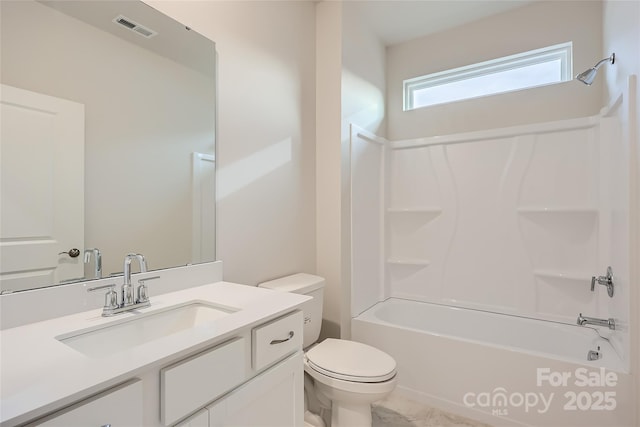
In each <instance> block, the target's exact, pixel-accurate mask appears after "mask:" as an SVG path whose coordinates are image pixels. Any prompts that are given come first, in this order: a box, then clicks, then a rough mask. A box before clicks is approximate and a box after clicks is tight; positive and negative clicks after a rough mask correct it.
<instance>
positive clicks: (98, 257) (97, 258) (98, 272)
mask: <svg viewBox="0 0 640 427" xmlns="http://www.w3.org/2000/svg"><path fill="white" fill-rule="evenodd" d="M92 254H93V260H94V269H93V278H94V279H102V252H100V249H98V248H92V249H85V250H84V263H85V264H88V263H89V262H90V261H91V255H92Z"/></svg>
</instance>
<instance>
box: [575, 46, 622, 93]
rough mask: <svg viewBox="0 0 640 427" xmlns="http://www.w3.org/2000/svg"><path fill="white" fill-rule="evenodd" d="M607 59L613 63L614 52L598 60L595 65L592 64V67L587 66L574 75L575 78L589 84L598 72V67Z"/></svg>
mask: <svg viewBox="0 0 640 427" xmlns="http://www.w3.org/2000/svg"><path fill="white" fill-rule="evenodd" d="M607 61H609V62H611V63H612V64H614V63H615V62H616V54H615V53H612V54H611V56H610V57H608V58H604V59H603V60H601V61H599V62H598V63H597V64H596V65H594V66H593V68H589V69H588V70H586V71H583V72H581V73H580V74H578V75H577V76H576V80H580V81H581V82H582V83H584V84H586V85H587V86H591V83H593V80H594V79H595V78H596V74H598V68H600V66H601V65H602V64H604V63H605V62H607Z"/></svg>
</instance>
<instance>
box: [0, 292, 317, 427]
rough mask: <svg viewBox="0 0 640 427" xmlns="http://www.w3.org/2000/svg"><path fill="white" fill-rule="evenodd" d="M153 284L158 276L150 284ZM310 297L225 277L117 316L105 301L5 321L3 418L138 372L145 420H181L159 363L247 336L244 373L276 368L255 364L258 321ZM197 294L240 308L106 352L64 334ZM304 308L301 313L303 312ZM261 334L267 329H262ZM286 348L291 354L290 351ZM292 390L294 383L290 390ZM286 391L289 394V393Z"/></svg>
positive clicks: (13, 419) (26, 414) (297, 365)
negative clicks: (41, 317) (165, 393)
mask: <svg viewBox="0 0 640 427" xmlns="http://www.w3.org/2000/svg"><path fill="white" fill-rule="evenodd" d="M151 286H152V284H151V283H150V284H149V287H150V288H151ZM83 292H84V291H83ZM307 299H308V298H307V297H305V296H301V295H295V294H286V293H279V292H274V291H271V290H268V289H260V288H256V287H252V286H243V285H238V284H233V283H227V282H217V283H211V284H207V285H203V286H198V287H192V288H189V289H184V290H180V291H176V292H170V293H164V294H161V295H153V294H151V307H148V308H144V309H141V310H136V311H135V312H130V313H125V314H121V315H118V316H115V317H112V318H105V317H102V316H101V313H102V309H100V308H96V309H91V310H89V311H84V312H81V313H76V314H71V315H67V316H64V317H58V318H54V319H49V320H47V321H43V322H36V323H30V324H26V325H23V326H19V327H15V328H10V329H5V330H3V331H2V332H0V334H1V335H0V341H1V342H2V348H1V355H2V360H1V363H2V369H1V371H2V377H1V383H0V393H1V405H2V406H1V408H0V416H1V419H0V422H1V425H2V426H14V425H18V424H21V423H24V422H26V421H29V420H33V419H35V418H38V417H40V416H44V415H46V414H48V413H51V412H52V411H56V410H58V409H60V408H63V407H65V406H67V405H69V404H72V403H74V402H76V401H78V400H81V399H84V398H86V397H88V396H90V395H92V394H94V393H98V392H100V391H102V390H105V389H107V388H109V387H113V386H115V385H118V384H120V383H122V382H124V381H126V380H129V379H131V378H134V377H137V378H138V379H140V380H141V381H142V383H143V386H144V389H145V390H147V391H145V398H144V400H143V402H142V405H143V414H144V425H145V426H156V425H165V424H168V423H173V422H175V421H177V419H171V418H170V417H171V416H173V415H171V414H173V413H171V412H170V411H165V409H164V408H166V406H163V405H165V404H166V403H165V402H163V403H160V402H158V397H157V396H158V394H157V389H158V387H159V384H158V381H159V378H160V376H159V375H158V369H160V368H163V367H164V368H166V367H167V366H168V365H171V363H173V362H174V361H177V360H180V359H183V358H185V357H186V356H189V355H193V354H196V353H199V352H201V351H203V350H207V349H209V348H211V347H212V346H214V345H217V344H218V343H226V342H237V341H238V340H240V341H242V342H243V343H244V344H241V345H239V347H238V348H240V349H241V350H242V351H243V352H244V353H243V354H246V355H248V359H247V362H246V363H245V362H244V361H242V362H241V363H240V365H239V366H240V368H239V369H240V373H241V376H244V377H247V378H250V377H251V376H255V375H258V374H261V373H263V372H265V369H267V371H268V370H270V369H272V368H269V367H268V366H267V365H269V363H271V364H272V363H275V362H269V363H267V364H266V365H262V366H260V367H252V365H251V354H252V351H256V350H255V346H254V348H253V350H252V347H251V343H252V342H254V341H255V339H254V338H255V337H254V338H252V332H251V331H252V328H253V330H254V331H259V330H260V329H259V328H255V327H256V326H257V325H259V324H262V323H265V322H268V321H270V320H272V319H276V318H278V317H280V316H283V315H285V314H287V313H294V312H295V310H296V308H298V307H299V305H300V304H301V303H303V302H304V301H306V300H307ZM192 301H199V302H202V303H204V304H214V305H218V306H226V307H231V308H233V309H235V310H237V311H235V312H231V313H229V314H227V315H226V316H224V317H221V318H219V319H216V320H213V321H211V322H209V323H203V324H201V325H199V326H196V327H194V328H191V329H187V330H183V331H181V332H177V333H173V334H170V335H167V336H164V337H160V338H157V339H155V340H152V341H149V342H146V343H144V344H141V345H137V346H133V347H130V348H128V349H124V350H122V351H119V352H116V353H113V354H106V355H104V357H101V356H100V355H95V356H92V357H89V356H86V355H85V354H82V353H81V352H78V351H76V350H74V349H73V348H71V347H69V346H67V345H66V344H64V343H62V342H60V341H59V340H58V339H56V337H60V336H65V335H66V334H69V333H70V332H73V331H78V330H83V329H85V328H89V329H91V330H93V329H99V328H100V327H103V326H104V325H107V324H110V323H112V322H122V321H126V320H127V319H134V318H136V316H141V315H143V314H145V313H152V312H155V311H159V310H163V309H167V308H168V307H172V306H175V305H179V304H184V303H189V302H192ZM27 308H28V307H25V309H27ZM297 313H298V315H299V312H297ZM297 323H300V325H299V327H300V330H301V328H302V317H301V316H299V322H297ZM297 323H296V324H297ZM286 326H287V327H288V325H286ZM256 334H257V336H260V334H259V333H257V332H256ZM300 335H301V333H300ZM234 345H235V344H234ZM291 345H294V344H291ZM236 346H237V345H236ZM221 347H223V346H221ZM291 348H292V350H291V351H290V352H289V353H288V354H294V355H296V360H295V361H293V362H291V363H293V365H291V366H293V368H294V370H293V371H291V372H296V373H297V374H296V375H297V376H295V378H294V379H293V380H292V381H293V382H294V384H296V385H295V388H296V390H295V393H298V392H299V394H300V395H301V393H302V358H301V355H302V343H301V341H300V342H296V343H295V347H291ZM207 351H208V350H207ZM278 356H279V357H280V356H281V357H285V356H286V354H282V355H278ZM292 357H293V356H292ZM270 360H276V359H270ZM282 363H285V362H282ZM263 377H264V374H261V375H258V376H257V377H256V378H263ZM298 377H299V378H298ZM260 381H262V380H260ZM298 383H299V384H298ZM194 387H195V385H194ZM195 388H197V387H195ZM154 390H155V391H154ZM292 391H293V390H290V391H289V393H291V392H292ZM234 393H236V392H235V391H234V392H232V393H231V397H229V398H228V399H232V398H233V395H234ZM284 396H289V395H287V394H284ZM291 396H293V395H291ZM291 396H289V397H291ZM225 399H227V398H225ZM225 399H223V400H225ZM290 400H291V402H292V403H291V404H292V405H294V404H295V405H298V404H299V403H300V402H299V401H297V402H296V401H295V399H293V398H291V399H290ZM220 408H221V407H220V406H218V407H216V408H213V409H211V408H210V411H213V412H215V411H218V412H216V414H217V416H220V411H221V409H220ZM161 409H162V411H163V414H164V413H165V412H166V414H165V415H163V417H164V418H163V422H162V423H161V420H159V419H158V413H160V410H161ZM300 411H301V407H300ZM301 414H302V412H300V419H301V417H302V415H301ZM184 415H187V414H184Z"/></svg>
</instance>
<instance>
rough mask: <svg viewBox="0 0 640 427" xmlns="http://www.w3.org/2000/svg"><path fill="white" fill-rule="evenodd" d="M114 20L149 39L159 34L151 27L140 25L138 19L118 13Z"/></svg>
mask: <svg viewBox="0 0 640 427" xmlns="http://www.w3.org/2000/svg"><path fill="white" fill-rule="evenodd" d="M113 22H114V23H115V24H118V25H121V26H122V27H124V28H126V29H128V30H131V31H133V32H134V33H138V34H140V35H141V36H142V37H145V38H148V39H150V38H151V37H153V36H155V35H156V34H158V32H157V31H153V30H152V29H151V28H147V27H145V26H144V25H140V24H138V23H137V22H136V21H134V20H132V19H129V18H127V17H126V16H122V15H118V16H116V17H115V18H113Z"/></svg>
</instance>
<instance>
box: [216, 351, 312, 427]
mask: <svg viewBox="0 0 640 427" xmlns="http://www.w3.org/2000/svg"><path fill="white" fill-rule="evenodd" d="M303 399H304V374H303V365H302V353H301V352H298V353H296V354H294V355H293V356H290V357H289V358H287V359H286V360H284V361H282V362H280V363H278V364H277V365H275V366H274V367H272V368H270V369H268V370H267V371H265V372H264V373H262V374H260V375H258V376H257V377H255V378H254V379H252V380H251V381H249V382H247V383H246V384H244V385H242V386H241V387H239V388H238V389H236V390H234V391H232V392H231V393H229V394H228V395H227V396H225V397H223V398H221V399H220V400H218V401H216V402H214V403H213V404H212V405H211V406H209V407H208V408H207V409H208V410H209V427H227V426H251V427H283V426H291V427H294V426H301V425H303V424H304V421H303V418H304V414H303V411H302V408H303V407H304V403H303Z"/></svg>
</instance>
